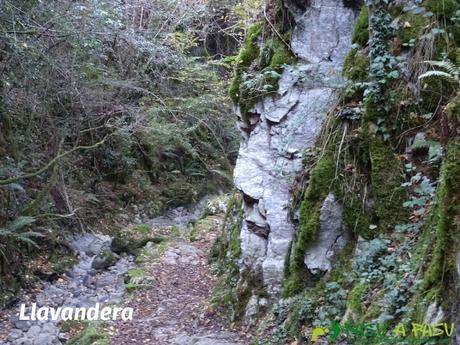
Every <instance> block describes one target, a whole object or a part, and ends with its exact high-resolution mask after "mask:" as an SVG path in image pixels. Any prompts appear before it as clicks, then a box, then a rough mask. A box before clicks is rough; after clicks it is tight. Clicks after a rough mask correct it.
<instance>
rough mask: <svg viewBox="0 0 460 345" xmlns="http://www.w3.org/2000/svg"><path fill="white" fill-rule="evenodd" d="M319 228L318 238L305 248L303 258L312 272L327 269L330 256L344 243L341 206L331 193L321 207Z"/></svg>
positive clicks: (330, 266)
mask: <svg viewBox="0 0 460 345" xmlns="http://www.w3.org/2000/svg"><path fill="white" fill-rule="evenodd" d="M320 229H321V231H320V235H319V240H318V241H317V242H316V243H315V245H314V246H313V247H311V248H309V249H308V250H307V252H306V254H305V260H304V262H305V265H306V266H307V268H308V269H309V270H310V272H312V273H313V274H316V273H319V272H327V271H329V270H330V269H331V268H332V265H331V258H332V257H333V256H334V255H335V254H336V253H337V252H338V251H340V250H341V249H342V248H343V247H344V246H345V244H346V232H345V229H344V224H343V208H342V206H341V205H340V204H339V203H338V202H337V201H336V200H335V197H334V195H333V194H329V195H328V196H327V198H326V200H324V203H323V206H322V207H321V215H320Z"/></svg>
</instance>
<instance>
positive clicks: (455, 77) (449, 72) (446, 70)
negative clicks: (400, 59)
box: [418, 60, 460, 84]
mask: <svg viewBox="0 0 460 345" xmlns="http://www.w3.org/2000/svg"><path fill="white" fill-rule="evenodd" d="M425 63H428V64H430V65H431V66H433V67H437V68H438V69H437V70H432V71H428V72H425V73H423V74H421V75H420V76H419V77H418V79H425V78H429V77H435V78H443V79H446V80H448V81H451V82H454V83H456V84H460V67H458V66H456V65H455V64H454V63H453V62H451V61H449V60H444V61H433V60H428V61H425Z"/></svg>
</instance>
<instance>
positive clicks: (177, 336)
mask: <svg viewBox="0 0 460 345" xmlns="http://www.w3.org/2000/svg"><path fill="white" fill-rule="evenodd" d="M216 236H217V234H216V233H215V232H211V233H206V234H203V235H202V236H201V237H200V238H199V239H197V240H196V241H186V240H184V239H181V240H179V241H178V242H175V243H172V244H171V245H170V246H169V247H168V248H167V249H166V250H165V251H164V253H163V255H162V256H161V257H160V258H159V259H157V260H153V261H151V262H146V263H144V266H143V269H144V270H145V272H146V273H147V275H148V276H150V277H151V279H152V284H151V287H149V288H146V289H141V290H137V291H136V292H134V293H133V295H132V297H131V298H130V299H129V301H128V302H126V304H125V306H127V307H132V308H133V309H134V318H133V321H128V322H124V321H118V323H117V324H116V325H115V327H114V329H116V330H117V331H116V333H115V334H114V336H113V337H112V338H111V340H110V344H112V345H121V344H156V345H166V344H175V345H192V344H195V345H211V344H212V345H244V344H248V343H249V341H250V334H248V333H245V332H244V331H243V330H241V329H231V330H230V329H229V323H228V320H225V319H224V318H223V316H221V315H218V313H216V312H215V311H213V309H212V306H211V298H212V293H213V290H214V288H215V286H216V283H217V277H216V276H215V275H213V274H212V273H211V268H210V266H209V264H208V253H209V251H210V249H211V247H212V244H213V242H214V240H215V238H216Z"/></svg>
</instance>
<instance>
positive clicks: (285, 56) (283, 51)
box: [267, 37, 296, 71]
mask: <svg viewBox="0 0 460 345" xmlns="http://www.w3.org/2000/svg"><path fill="white" fill-rule="evenodd" d="M286 44H287V43H285V42H283V41H281V39H280V38H278V37H275V38H272V39H271V40H270V41H269V42H268V43H267V45H268V46H269V47H270V49H271V50H272V51H273V54H272V57H271V59H270V63H269V66H270V68H272V69H274V70H277V71H280V69H281V67H282V66H283V65H292V64H293V63H295V62H296V58H295V56H294V55H293V54H292V52H291V50H290V49H289V47H288V46H286Z"/></svg>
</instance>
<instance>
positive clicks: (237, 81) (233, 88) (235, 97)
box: [228, 70, 242, 104]
mask: <svg viewBox="0 0 460 345" xmlns="http://www.w3.org/2000/svg"><path fill="white" fill-rule="evenodd" d="M234 73H235V75H234V77H233V79H232V82H231V83H230V87H229V89H228V94H229V96H230V98H231V100H232V101H233V103H235V104H237V103H238V102H239V99H240V85H241V82H242V79H241V71H240V70H236V71H235V72H234Z"/></svg>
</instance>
